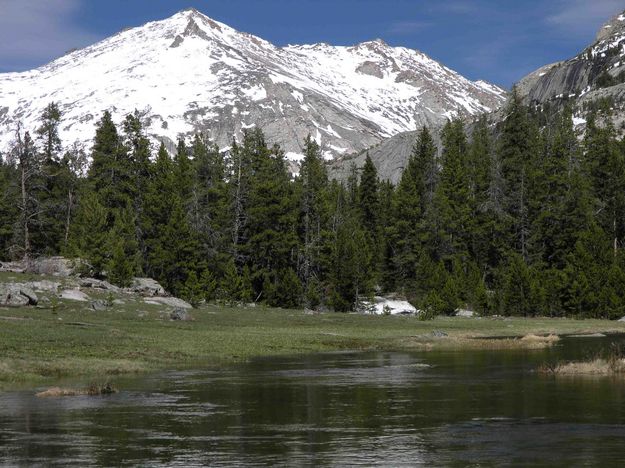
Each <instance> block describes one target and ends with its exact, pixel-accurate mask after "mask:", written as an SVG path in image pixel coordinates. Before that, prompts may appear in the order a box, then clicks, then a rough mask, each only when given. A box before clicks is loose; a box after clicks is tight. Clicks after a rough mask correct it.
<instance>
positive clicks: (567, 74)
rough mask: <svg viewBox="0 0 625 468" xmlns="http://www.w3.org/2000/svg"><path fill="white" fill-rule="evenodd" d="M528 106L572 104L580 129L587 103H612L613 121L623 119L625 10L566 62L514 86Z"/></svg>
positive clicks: (624, 94)
mask: <svg viewBox="0 0 625 468" xmlns="http://www.w3.org/2000/svg"><path fill="white" fill-rule="evenodd" d="M517 89H518V91H519V93H520V94H521V96H522V97H524V99H525V100H526V102H527V103H528V104H533V105H544V104H549V105H550V106H552V107H554V108H556V109H561V108H563V107H564V106H566V105H570V104H573V107H574V110H575V113H576V119H575V123H576V125H577V126H578V127H580V128H581V129H583V127H584V124H585V120H586V119H585V116H586V113H587V108H588V106H587V105H588V104H589V103H591V102H596V101H599V100H602V99H608V100H610V101H612V107H613V121H614V123H615V124H616V128H617V129H618V128H620V126H621V124H622V123H623V121H624V120H625V11H623V12H622V13H620V14H618V15H616V16H614V17H613V18H612V19H611V20H610V21H608V22H607V23H606V24H605V25H603V26H602V27H601V29H600V30H599V32H598V34H597V37H596V39H595V41H594V42H593V43H592V44H591V45H589V46H588V47H586V48H585V49H584V50H583V51H581V52H580V53H579V54H577V55H576V56H575V57H572V58H570V59H568V60H564V61H562V62H557V63H553V64H550V65H545V66H544V67H541V68H540V69H538V70H536V71H535V72H533V73H530V74H529V75H528V76H526V77H525V78H523V79H522V80H521V81H519V83H518V84H517Z"/></svg>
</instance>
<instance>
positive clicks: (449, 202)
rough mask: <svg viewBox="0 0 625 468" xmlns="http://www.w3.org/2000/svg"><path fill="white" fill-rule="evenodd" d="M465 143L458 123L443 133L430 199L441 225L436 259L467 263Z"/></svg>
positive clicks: (468, 212)
mask: <svg viewBox="0 0 625 468" xmlns="http://www.w3.org/2000/svg"><path fill="white" fill-rule="evenodd" d="M466 159H467V142H466V137H465V132H464V125H463V124H462V121H460V120H455V121H453V122H450V123H448V124H447V125H446V126H445V128H444V129H443V160H442V165H443V169H442V171H441V174H440V182H439V185H438V187H437V190H436V193H435V195H434V198H435V202H434V209H435V213H436V215H435V216H436V217H437V218H438V219H439V220H440V222H441V224H442V229H441V234H442V236H441V243H440V245H439V246H438V254H437V258H442V259H448V260H450V259H451V258H452V257H454V256H456V257H458V258H461V259H462V260H463V261H466V260H467V259H468V253H469V242H470V238H469V233H470V232H472V228H473V226H472V216H471V215H472V206H471V191H470V187H469V177H468V170H467V167H466Z"/></svg>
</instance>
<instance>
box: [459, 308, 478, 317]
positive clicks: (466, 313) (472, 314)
mask: <svg viewBox="0 0 625 468" xmlns="http://www.w3.org/2000/svg"><path fill="white" fill-rule="evenodd" d="M456 317H466V318H471V317H475V312H473V311H472V310H467V309H457V310H456Z"/></svg>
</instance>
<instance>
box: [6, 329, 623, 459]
mask: <svg viewBox="0 0 625 468" xmlns="http://www.w3.org/2000/svg"><path fill="white" fill-rule="evenodd" d="M616 339H618V340H620V341H623V339H622V338H621V337H619V338H616V337H614V338H567V339H564V340H562V341H561V342H560V343H559V344H558V345H556V346H555V347H554V348H552V349H547V350H534V351H530V350H522V351H519V350H506V351H455V352H429V353H403V352H402V353H394V352H365V353H361V352H343V353H332V354H318V355H312V356H296V357H284V358H266V359H256V360H253V361H251V362H248V363H245V364H240V365H235V366H231V367H227V368H225V369H207V370H202V369H199V370H193V371H178V372H167V373H161V374H158V375H153V376H148V377H145V376H141V377H134V378H119V379H116V380H115V384H116V385H117V386H118V387H119V389H120V392H119V393H118V394H115V395H111V396H107V397H96V398H93V397H73V398H60V399H38V398H35V397H34V393H35V392H34V391H20V392H7V393H0V465H37V464H41V465H62V466H71V465H73V466H91V465H109V466H110V465H113V466H123V465H143V466H185V467H186V466H198V465H211V466H218V465H229V466H232V465H245V466H254V465H282V466H284V465H288V466H303V465H304V466H310V465H327V466H345V465H364V466H371V465H383V466H415V465H417V466H419V465H422V466H466V465H470V466H471V465H473V466H506V465H528V464H530V465H548V466H571V465H602V466H613V465H617V464H619V463H621V464H622V463H624V462H625V377H624V378H606V377H601V378H588V377H586V378H582V377H577V378H563V377H558V378H554V377H549V376H543V375H539V374H537V373H536V372H535V369H536V367H537V366H539V365H540V364H541V363H544V362H546V361H549V360H553V359H556V358H558V359H579V358H584V357H588V356H591V355H593V354H594V353H596V352H597V350H598V349H599V348H600V347H603V346H607V345H608V344H609V342H610V341H612V340H616ZM85 383H86V382H81V384H83V385H84V384H85ZM74 384H76V383H75V382H74Z"/></svg>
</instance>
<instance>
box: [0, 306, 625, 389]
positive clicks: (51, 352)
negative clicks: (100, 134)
mask: <svg viewBox="0 0 625 468" xmlns="http://www.w3.org/2000/svg"><path fill="white" fill-rule="evenodd" d="M190 314H191V316H192V317H193V321H189V322H181V321H171V320H169V310H168V309H167V308H164V307H162V306H156V305H151V304H144V303H141V304H134V303H133V304H126V305H124V306H117V307H114V308H111V309H109V310H106V311H99V312H94V311H89V310H88V309H86V305H85V304H84V303H75V302H70V301H64V302H62V303H61V304H60V306H59V307H58V308H56V309H55V310H51V309H41V308H16V309H0V391H6V390H10V389H14V388H35V387H39V386H45V385H53V384H54V383H55V382H58V381H60V380H62V379H67V378H72V379H84V384H88V383H89V382H91V381H93V379H100V380H102V379H110V378H112V379H113V380H114V378H115V377H116V376H123V375H131V374H143V373H150V372H156V371H164V370H173V369H187V368H192V367H194V366H195V367H197V366H203V367H204V366H210V367H216V368H219V367H221V366H224V365H229V364H233V363H237V362H243V361H246V360H248V359H252V358H256V357H270V356H279V355H295V354H312V353H318V352H328V351H343V350H350V351H367V350H381V351H433V350H450V351H461V350H480V349H481V350H492V351H498V350H505V349H543V348H545V347H548V346H552V345H553V344H554V343H556V342H557V340H558V338H557V337H559V336H563V335H576V334H577V335H579V334H586V335H588V334H593V333H604V334H605V333H608V334H609V333H625V323H622V322H611V321H606V320H573V319H562V318H557V319H552V318H512V317H510V318H500V317H497V318H492V317H483V318H462V317H437V318H435V319H434V320H430V321H420V320H418V319H417V318H416V317H401V316H399V317H398V316H372V315H358V314H340V313H326V314H319V315H305V314H304V313H303V311H299V310H283V309H271V308H264V307H255V308H230V307H222V306H214V305H209V306H205V307H202V308H200V309H194V310H192V311H190ZM521 337H524V338H521Z"/></svg>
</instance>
